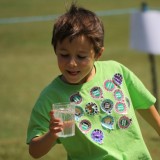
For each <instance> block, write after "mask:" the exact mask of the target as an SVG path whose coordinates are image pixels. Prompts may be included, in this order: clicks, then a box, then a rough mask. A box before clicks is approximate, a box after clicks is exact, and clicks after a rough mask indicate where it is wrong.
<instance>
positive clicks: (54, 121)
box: [49, 111, 63, 135]
mask: <svg viewBox="0 0 160 160" xmlns="http://www.w3.org/2000/svg"><path fill="white" fill-rule="evenodd" d="M49 114H50V125H49V130H50V132H51V133H52V134H53V135H56V134H57V133H58V132H61V131H62V129H63V123H62V122H61V120H60V119H58V118H55V117H54V111H50V113H49Z"/></svg>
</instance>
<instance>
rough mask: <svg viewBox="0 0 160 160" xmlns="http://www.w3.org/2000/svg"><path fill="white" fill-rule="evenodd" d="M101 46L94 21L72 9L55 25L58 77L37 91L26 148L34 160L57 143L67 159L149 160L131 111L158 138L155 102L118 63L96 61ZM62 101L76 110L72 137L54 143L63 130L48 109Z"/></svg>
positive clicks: (159, 118)
mask: <svg viewBox="0 0 160 160" xmlns="http://www.w3.org/2000/svg"><path fill="white" fill-rule="evenodd" d="M103 41H104V28H103V24H102V22H101V21H100V19H99V18H98V17H97V16H96V15H95V14H94V13H93V12H91V11H89V10H86V9H84V8H79V7H77V6H76V5H75V4H72V5H71V7H70V10H69V11H67V12H66V13H65V14H64V15H62V16H61V17H59V18H58V20H57V21H56V22H55V24H54V29H53V37H52V45H53V47H54V51H55V53H56V57H57V61H58V66H59V69H60V71H61V73H62V74H61V75H59V76H58V77H57V78H55V79H54V80H53V81H52V82H51V83H50V84H49V85H48V86H47V87H46V88H45V89H44V90H43V91H42V93H41V95H40V97H39V98H38V100H37V102H36V104H35V106H34V108H33V110H32V114H31V118H30V123H29V127H28V135H27V143H28V144H29V153H30V154H31V156H33V157H34V158H39V157H42V156H43V155H45V154H47V152H48V151H49V150H50V149H51V148H52V147H53V146H54V145H55V144H56V143H62V144H63V145H64V147H65V149H66V151H67V154H68V160H124V159H126V160H130V159H132V160H134V159H135V160H137V159H151V157H150V154H149V152H148V150H147V147H146V145H145V143H144V140H143V138H142V135H141V132H140V129H139V125H138V122H137V119H136V116H135V112H134V110H136V109H137V110H139V112H140V114H141V115H142V116H143V117H144V118H145V119H146V120H147V121H148V122H149V123H150V124H151V125H152V126H153V127H154V129H155V130H156V131H157V133H158V134H159V135H160V116H159V114H158V112H157V111H156V109H155V107H154V103H155V101H156V100H155V98H154V97H153V96H152V95H151V94H150V93H149V91H148V90H147V89H146V88H145V87H144V85H143V84H142V83H141V81H140V80H139V79H138V78H137V77H136V76H135V75H134V73H132V72H131V71H130V70H129V69H127V68H126V67H125V66H123V65H122V64H119V63H118V62H114V61H97V60H98V59H99V58H100V56H101V55H102V53H103V51H104V42H103ZM66 101H70V102H74V103H75V108H78V113H77V114H76V116H78V117H76V134H75V136H72V137H68V138H60V137H58V136H57V133H58V132H60V131H62V129H63V127H62V124H61V122H60V120H59V119H56V118H54V116H53V115H54V112H53V111H51V109H52V104H53V103H57V102H66ZM49 113H50V116H49ZM84 125H85V127H84ZM86 127H87V128H86ZM84 128H85V129H84Z"/></svg>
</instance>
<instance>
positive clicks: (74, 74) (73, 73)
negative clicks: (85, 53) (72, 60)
mask: <svg viewBox="0 0 160 160" xmlns="http://www.w3.org/2000/svg"><path fill="white" fill-rule="evenodd" d="M67 72H68V73H69V75H72V76H76V75H77V74H78V73H79V72H80V71H67Z"/></svg>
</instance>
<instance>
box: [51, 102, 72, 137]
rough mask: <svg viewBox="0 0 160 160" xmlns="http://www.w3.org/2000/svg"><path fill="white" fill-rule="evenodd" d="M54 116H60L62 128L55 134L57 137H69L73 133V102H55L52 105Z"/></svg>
mask: <svg viewBox="0 0 160 160" xmlns="http://www.w3.org/2000/svg"><path fill="white" fill-rule="evenodd" d="M52 108H53V111H54V117H55V118H60V119H61V121H62V123H63V130H62V131H61V132H59V133H58V134H57V135H58V136H59V137H70V136H74V135H75V106H74V104H73V103H70V102H65V103H55V104H53V105H52Z"/></svg>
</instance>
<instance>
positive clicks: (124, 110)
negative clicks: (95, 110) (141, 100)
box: [115, 102, 127, 114]
mask: <svg viewBox="0 0 160 160" xmlns="http://www.w3.org/2000/svg"><path fill="white" fill-rule="evenodd" d="M115 111H116V112H117V113H119V114H127V108H126V105H125V103H122V102H117V103H116V105H115Z"/></svg>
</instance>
